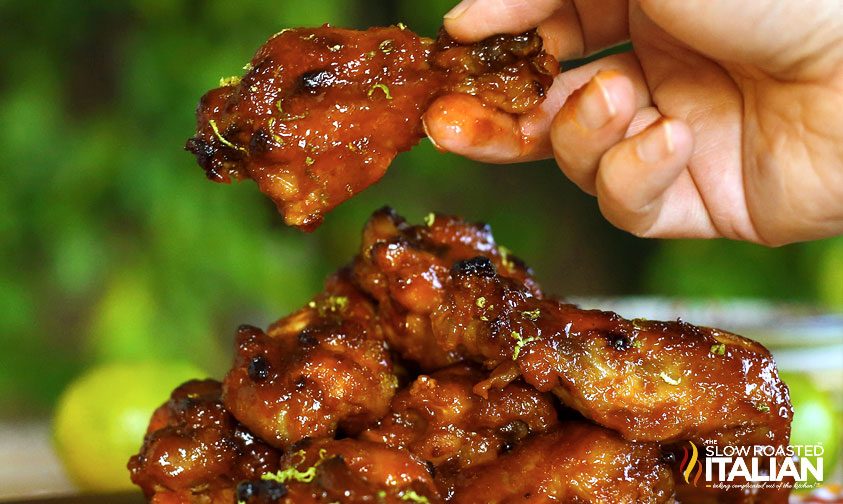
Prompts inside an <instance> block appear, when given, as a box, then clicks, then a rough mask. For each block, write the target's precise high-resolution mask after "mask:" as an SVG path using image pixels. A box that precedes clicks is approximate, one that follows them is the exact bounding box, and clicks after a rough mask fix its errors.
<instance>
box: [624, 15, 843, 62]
mask: <svg viewBox="0 0 843 504" xmlns="http://www.w3.org/2000/svg"><path fill="white" fill-rule="evenodd" d="M639 4H640V6H641V9H642V10H643V11H644V13H645V14H646V15H647V17H649V18H650V19H651V20H652V21H653V22H655V23H656V24H657V25H659V26H660V27H661V28H662V29H663V30H665V31H666V32H667V33H669V34H670V35H672V36H673V37H675V38H677V39H679V40H680V41H682V42H684V43H686V44H688V45H689V46H691V47H692V48H693V49H695V50H697V51H700V52H702V53H704V54H706V55H707V56H709V57H711V58H714V59H717V60H720V61H726V62H731V63H741V64H750V65H754V66H756V67H758V68H760V69H762V70H765V71H767V72H769V73H772V74H774V75H777V76H780V77H784V78H797V77H802V78H805V77H819V75H818V72H823V71H827V69H828V61H829V60H830V58H837V59H835V60H834V61H839V58H840V57H841V56H843V54H841V53H842V52H843V49H841V45H843V44H841V42H843V36H841V32H843V26H841V25H843V21H841V18H843V12H841V7H840V2H839V0H808V1H802V2H781V1H777V0H753V1H751V2H736V1H734V0H682V1H681V2H678V1H675V0H639ZM835 41H836V43H835ZM832 66H833V65H832Z"/></svg>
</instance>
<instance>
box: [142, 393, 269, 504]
mask: <svg viewBox="0 0 843 504" xmlns="http://www.w3.org/2000/svg"><path fill="white" fill-rule="evenodd" d="M278 458H279V453H278V452H276V451H275V450H274V449H272V448H271V447H269V446H268V445H267V444H265V443H264V442H263V441H261V440H260V439H258V438H256V437H255V436H254V435H253V434H252V433H251V432H249V431H248V430H247V429H246V428H245V427H243V426H242V425H240V424H239V423H238V422H237V421H236V420H235V419H234V417H233V416H231V414H229V413H228V412H227V411H226V410H225V408H224V407H223V405H222V402H221V401H220V383H219V382H216V381H213V380H204V381H199V380H194V381H190V382H187V383H185V384H184V385H181V386H180V387H178V388H177V389H176V390H175V391H173V394H172V396H171V397H170V400H169V401H167V402H166V403H165V404H164V405H162V406H161V407H160V408H158V409H157V410H156V411H155V413H154V414H153V416H152V420H151V421H150V424H149V428H148V429H147V434H146V437H145V438H144V442H143V446H142V447H141V449H140V453H138V454H137V455H135V456H133V457H132V458H131V460H129V471H130V472H131V477H132V481H133V482H134V483H135V484H136V485H138V486H140V487H141V489H143V491H144V493H145V494H146V496H147V497H148V498H150V499H151V500H152V502H155V503H158V504H166V503H191V504H193V503H200V502H211V503H220V504H221V503H230V502H233V500H234V492H233V489H234V485H236V484H237V482H238V481H240V480H243V479H249V478H254V477H259V476H260V475H261V474H263V473H265V472H268V471H275V470H277V468H278Z"/></svg>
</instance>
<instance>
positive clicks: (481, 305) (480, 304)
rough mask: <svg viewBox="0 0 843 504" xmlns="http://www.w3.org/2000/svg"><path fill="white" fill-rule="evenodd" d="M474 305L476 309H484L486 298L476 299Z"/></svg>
mask: <svg viewBox="0 0 843 504" xmlns="http://www.w3.org/2000/svg"><path fill="white" fill-rule="evenodd" d="M474 304H476V305H477V307H478V308H485V307H486V298H484V297H483V296H480V297H479V298H477V300H476V301H475V302H474Z"/></svg>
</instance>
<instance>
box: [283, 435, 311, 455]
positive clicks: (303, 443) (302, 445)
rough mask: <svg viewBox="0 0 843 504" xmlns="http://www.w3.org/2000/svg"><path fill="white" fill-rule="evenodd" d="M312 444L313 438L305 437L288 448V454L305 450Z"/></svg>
mask: <svg viewBox="0 0 843 504" xmlns="http://www.w3.org/2000/svg"><path fill="white" fill-rule="evenodd" d="M312 444H313V438H312V437H310V436H305V437H303V438H301V439H299V440H298V441H296V442H295V443H293V445H292V446H290V450H289V452H288V453H296V452H298V451H300V450H306V449H308V448H309V447H310V446H311V445H312Z"/></svg>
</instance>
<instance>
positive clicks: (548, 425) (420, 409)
mask: <svg viewBox="0 0 843 504" xmlns="http://www.w3.org/2000/svg"><path fill="white" fill-rule="evenodd" d="M485 378H486V373H485V372H483V371H482V370H480V369H479V368H476V367H474V366H471V365H468V364H456V365H454V366H451V367H448V368H445V369H443V370H440V371H437V372H435V373H433V374H431V375H430V376H427V375H422V376H419V377H418V378H417V379H416V380H415V381H414V382H413V383H411V384H410V385H408V386H407V387H406V388H404V389H402V390H401V391H400V392H398V394H397V395H396V396H395V398H394V399H393V400H392V407H391V410H390V412H389V414H388V415H387V416H386V417H384V418H383V419H382V420H381V421H380V423H379V425H378V426H377V427H374V428H372V429H369V430H367V431H364V432H363V433H362V434H361V436H360V437H361V439H369V440H372V441H378V442H381V443H384V444H387V445H389V446H393V447H401V448H406V449H408V450H410V452H412V453H413V454H415V455H416V456H418V457H420V458H422V459H424V460H426V461H429V462H430V463H432V464H433V466H434V467H437V468H439V467H442V466H448V469H449V470H450V471H458V470H462V469H464V468H466V467H471V466H474V465H477V464H482V463H484V462H488V461H490V460H494V459H495V458H496V457H497V456H498V454H499V453H501V452H505V451H508V450H511V449H512V448H513V447H514V446H515V445H516V444H517V443H519V442H520V441H521V440H523V439H524V438H526V437H527V436H529V435H531V434H534V433H544V432H548V431H551V430H553V429H555V428H556V427H557V426H558V425H559V421H558V420H557V413H556V409H555V407H554V402H553V398H552V396H548V395H547V394H542V393H540V392H538V391H536V390H535V389H534V388H532V387H530V386H527V385H525V384H522V383H511V384H509V385H507V386H506V387H504V388H502V389H495V390H492V391H489V394H488V396H487V397H485V398H483V397H481V396H479V395H477V394H475V393H474V392H473V388H474V386H475V384H477V383H478V382H480V381H482V380H483V379H485Z"/></svg>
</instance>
